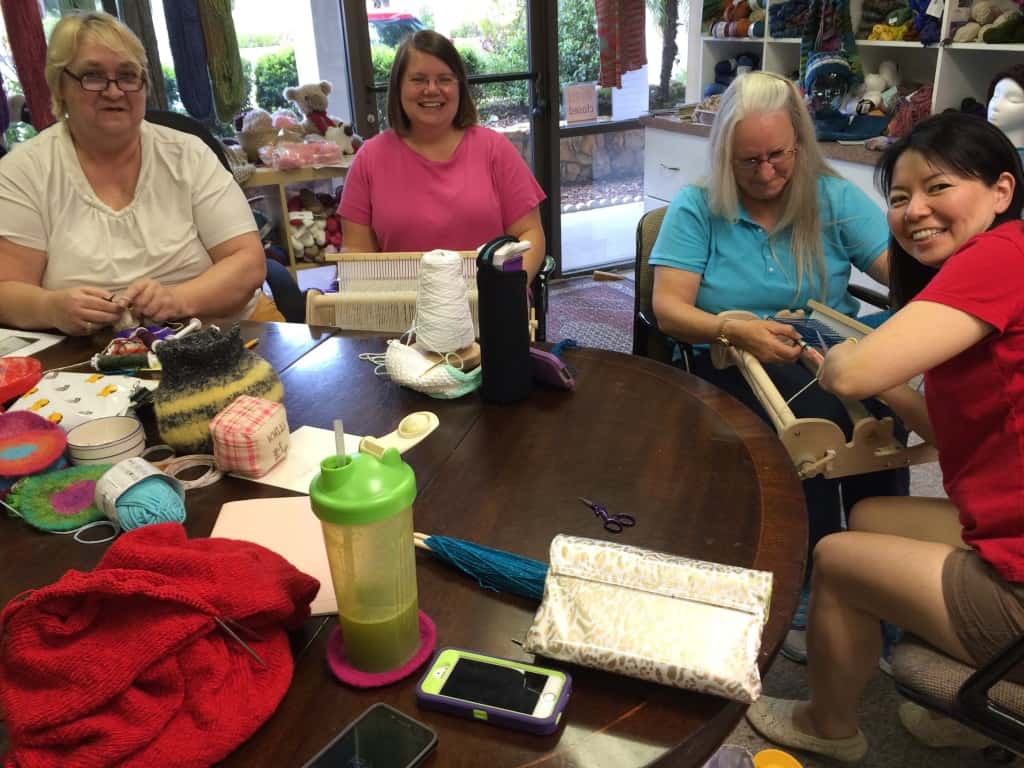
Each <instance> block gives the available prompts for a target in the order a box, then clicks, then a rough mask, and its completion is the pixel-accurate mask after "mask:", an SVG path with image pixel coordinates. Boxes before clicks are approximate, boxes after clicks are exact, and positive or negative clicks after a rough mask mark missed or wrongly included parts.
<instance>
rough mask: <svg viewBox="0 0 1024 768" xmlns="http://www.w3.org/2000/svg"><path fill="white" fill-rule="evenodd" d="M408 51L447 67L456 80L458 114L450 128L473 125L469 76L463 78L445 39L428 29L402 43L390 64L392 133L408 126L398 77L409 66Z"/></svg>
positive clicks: (463, 71)
mask: <svg viewBox="0 0 1024 768" xmlns="http://www.w3.org/2000/svg"><path fill="white" fill-rule="evenodd" d="M410 51H419V52H420V53H426V54H429V55H431V56H433V57H434V58H437V59H440V60H441V61H443V62H444V63H445V64H446V65H448V68H449V69H450V70H451V71H452V72H454V73H455V77H456V78H457V79H458V81H459V111H458V112H456V113H455V119H454V120H452V125H454V126H455V127H456V128H468V127H469V126H471V125H476V122H477V114H476V104H474V103H473V97H472V96H470V95H469V77H468V76H467V75H466V64H465V63H464V62H463V61H462V56H460V55H459V52H458V50H457V49H456V48H455V46H454V45H452V41H451V40H449V39H448V38H447V37H445V36H444V35H442V34H439V33H437V32H434V31H433V30H432V29H422V30H420V31H419V32H416V33H414V34H412V35H410V36H409V37H407V38H405V40H403V41H402V44H401V45H400V46H398V50H397V51H396V52H395V61H394V63H393V64H392V65H391V78H390V80H389V81H388V124H389V125H390V126H391V127H392V128H393V129H394V130H395V133H397V134H399V135H405V134H406V133H408V132H409V129H410V128H411V127H412V124H411V123H410V122H409V116H408V115H407V114H405V110H404V109H402V78H403V77H405V69H406V67H407V66H408V64H409V52H410Z"/></svg>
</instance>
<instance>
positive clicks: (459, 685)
mask: <svg viewBox="0 0 1024 768" xmlns="http://www.w3.org/2000/svg"><path fill="white" fill-rule="evenodd" d="M547 681H548V676H547V675H542V674H540V673H538V672H530V671H529V670H524V669H513V668H511V667H501V666H498V665H497V664H486V663H484V662H482V661H476V660H475V659H469V658H466V657H464V656H463V657H460V658H459V660H458V661H456V662H455V667H454V668H453V669H452V671H451V674H450V675H448V679H447V680H446V681H445V683H444V685H443V686H442V687H441V690H440V694H441V695H442V696H451V697H452V698H455V699H463V700H465V701H474V702H477V703H479V704H485V705H487V706H489V707H501V708H502V709H510V710H512V711H513V712H521V713H523V714H525V715H532V714H533V713H534V710H535V709H536V707H537V702H538V700H539V699H540V696H541V693H543V691H544V686H545V684H546V683H547Z"/></svg>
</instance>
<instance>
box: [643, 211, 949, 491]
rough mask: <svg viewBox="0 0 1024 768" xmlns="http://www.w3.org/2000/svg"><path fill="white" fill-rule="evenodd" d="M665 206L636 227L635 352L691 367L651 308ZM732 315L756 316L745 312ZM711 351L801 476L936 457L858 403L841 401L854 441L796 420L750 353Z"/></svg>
mask: <svg viewBox="0 0 1024 768" xmlns="http://www.w3.org/2000/svg"><path fill="white" fill-rule="evenodd" d="M666 210H667V208H658V209H655V210H653V211H648V212H647V213H645V214H644V215H643V216H642V217H641V219H640V222H639V224H638V225H637V237H636V242H637V252H636V286H635V289H636V299H635V303H634V307H635V318H634V323H633V354H636V355H642V356H645V357H650V358H652V359H654V360H658V361H660V362H665V363H669V364H674V360H675V359H679V358H680V354H679V353H681V361H682V365H681V367H683V368H684V369H686V370H693V357H692V354H693V353H692V350H691V348H690V345H689V344H685V343H683V342H679V341H677V340H675V339H672V338H671V337H669V336H667V335H665V334H664V333H662V332H661V331H659V330H658V326H657V320H656V319H655V317H654V312H653V308H652V298H653V293H654V268H653V267H651V265H650V255H651V249H652V248H653V247H654V243H655V241H656V240H657V238H658V232H659V230H660V229H661V224H662V221H663V220H664V217H665V212H666ZM867 295H868V293H867V292H865V291H862V292H860V296H862V297H863V296H867ZM734 314H735V315H736V316H737V317H739V316H743V317H747V316H749V317H750V318H754V317H755V316H754V315H752V314H750V313H745V312H734ZM677 350H678V353H677ZM711 355H712V357H711V359H712V362H713V363H714V365H715V366H716V367H718V368H725V367H728V366H730V365H736V366H737V368H738V369H739V371H740V373H741V374H742V375H743V378H744V379H745V380H746V381H747V383H748V384H749V386H750V388H751V390H752V391H753V393H754V395H755V396H756V397H757V399H758V401H759V402H760V404H761V405H762V407H763V408H764V411H765V413H766V414H767V415H768V418H769V419H770V421H771V424H772V426H773V427H775V430H776V432H777V433H778V436H779V439H780V440H781V441H782V443H783V445H785V446H786V450H787V451H789V454H790V458H792V459H793V463H794V465H795V466H796V468H797V472H798V473H799V474H800V477H801V479H808V478H811V477H814V476H816V475H819V474H820V475H824V476H825V477H826V478H836V477H847V476H849V475H859V474H864V473H867V472H875V471H878V470H883V469H893V468H896V467H901V466H909V465H911V464H920V463H924V462H930V461H934V460H935V452H934V449H933V448H932V447H931V446H929V445H926V444H920V445H915V446H912V447H909V448H908V447H907V446H904V445H902V444H901V443H900V442H899V441H898V440H897V439H896V438H895V436H894V435H895V433H894V430H895V422H894V420H893V419H892V418H891V417H888V418H885V419H876V418H875V417H874V416H872V415H871V414H870V413H869V412H868V411H867V409H866V408H865V407H864V406H863V405H862V404H861V403H860V402H859V401H852V400H843V405H844V406H845V408H846V410H847V412H848V413H849V416H850V421H851V423H852V424H853V425H854V427H853V439H852V440H851V441H849V442H847V440H846V437H845V435H844V433H843V430H842V429H841V428H840V427H839V426H837V425H836V424H834V423H833V422H831V421H828V420H827V419H820V418H800V419H798V418H796V416H795V415H794V414H793V411H792V409H790V407H789V404H788V403H787V402H785V400H784V399H783V398H782V396H781V395H780V394H779V391H778V388H777V387H776V386H775V384H774V382H773V381H772V380H771V379H770V378H769V377H768V375H767V374H766V373H765V371H764V368H763V366H762V365H761V363H760V361H759V360H757V358H755V357H754V356H753V355H751V354H749V353H747V352H744V351H743V350H740V349H738V348H736V347H732V346H730V347H724V346H722V345H721V344H712V345H711Z"/></svg>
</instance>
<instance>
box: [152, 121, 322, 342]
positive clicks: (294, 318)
mask: <svg viewBox="0 0 1024 768" xmlns="http://www.w3.org/2000/svg"><path fill="white" fill-rule="evenodd" d="M146 120H148V121H149V122H151V123H153V124H155V125H162V126H164V127H166V128H173V129H174V130H176V131H181V132H182V133H190V134H192V135H193V136H196V137H198V138H199V139H201V140H202V141H203V143H204V144H206V146H208V147H209V148H210V150H211V151H212V152H213V154H214V155H216V156H217V160H218V161H220V164H221V165H222V166H224V168H225V169H226V170H227V171H228V172H229V173H232V175H233V169H232V167H231V162H230V161H229V160H228V155H227V152H225V151H224V146H223V145H222V144H221V143H220V142H219V141H218V140H217V137H216V136H214V135H213V134H212V133H211V132H210V129H209V128H207V127H206V126H205V125H203V124H202V123H201V122H199V121H198V120H196V119H195V118H194V117H190V116H189V115H183V114H181V113H179V112H170V111H167V110H162V109H150V110H147V111H146ZM262 235H263V233H262V231H261V237H262ZM267 286H268V287H269V288H270V295H271V296H273V297H274V304H275V305H277V308H278V310H280V312H281V314H282V315H284V318H285V320H287V321H288V322H289V323H302V322H305V319H306V300H305V297H304V296H303V295H302V291H301V290H299V284H298V282H297V281H296V280H295V277H294V276H293V275H292V273H291V272H290V271H289V270H288V268H287V267H284V266H283V265H281V264H280V263H278V262H277V261H275V260H274V259H271V258H268V259H267Z"/></svg>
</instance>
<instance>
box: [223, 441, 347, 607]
mask: <svg viewBox="0 0 1024 768" xmlns="http://www.w3.org/2000/svg"><path fill="white" fill-rule="evenodd" d="M317 431H318V432H326V431H328V430H317ZM333 434H334V433H333V432H332V433H331V435H332V441H333ZM345 437H346V439H347V438H348V437H349V436H348V435H345ZM332 444H333V442H332ZM210 536H211V537H214V538H219V539H238V540H240V541H251V542H253V543H254V544H259V545H261V546H264V547H266V548H267V549H269V550H271V551H273V552H277V554H279V555H280V556H281V557H283V558H284V559H285V560H287V561H288V562H289V563H291V564H292V565H294V566H295V567H296V568H298V569H299V570H300V571H302V572H303V573H308V574H309V575H310V576H312V577H313V578H315V579H316V580H317V581H319V582H320V591H319V592H317V593H316V597H315V598H313V602H312V604H311V605H310V611H311V612H312V614H313V615H314V616H322V615H325V614H331V613H337V611H338V599H337V597H335V595H334V583H333V582H332V581H331V566H330V563H329V562H328V561H327V549H326V548H325V547H324V536H323V532H322V530H321V528H320V520H319V519H318V518H317V516H316V515H314V514H313V510H312V508H311V507H310V506H309V497H307V496H289V497H287V498H283V499H247V500H244V501H229V502H228V503H227V504H225V505H224V506H222V507H221V508H220V514H219V515H218V516H217V522H215V523H214V524H213V532H212V533H210Z"/></svg>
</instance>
